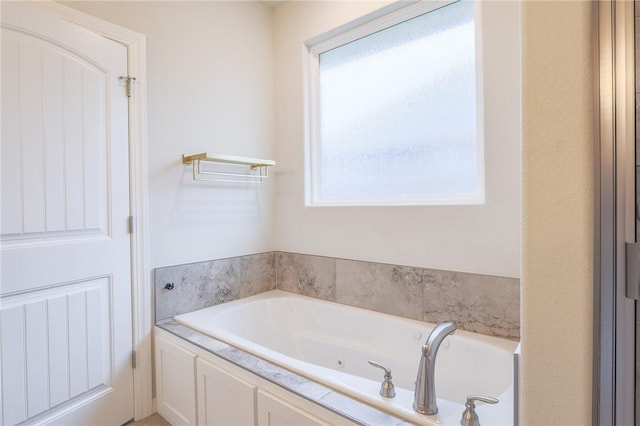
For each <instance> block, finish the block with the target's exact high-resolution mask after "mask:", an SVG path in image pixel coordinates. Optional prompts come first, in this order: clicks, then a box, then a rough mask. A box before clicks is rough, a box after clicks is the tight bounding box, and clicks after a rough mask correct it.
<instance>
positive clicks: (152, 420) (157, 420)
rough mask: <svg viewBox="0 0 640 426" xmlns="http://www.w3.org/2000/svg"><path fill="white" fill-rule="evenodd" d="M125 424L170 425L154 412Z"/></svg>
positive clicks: (138, 425)
mask: <svg viewBox="0 0 640 426" xmlns="http://www.w3.org/2000/svg"><path fill="white" fill-rule="evenodd" d="M127 426H171V423H169V422H168V421H166V420H165V419H164V418H162V416H161V415H160V414H158V413H156V414H153V415H151V416H149V417H147V418H146V419H142V420H139V421H137V422H133V423H128V424H127Z"/></svg>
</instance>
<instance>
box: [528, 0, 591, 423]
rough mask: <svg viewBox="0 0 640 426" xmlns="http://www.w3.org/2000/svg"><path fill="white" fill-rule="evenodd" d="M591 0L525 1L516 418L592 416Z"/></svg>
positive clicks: (574, 420)
mask: <svg viewBox="0 0 640 426" xmlns="http://www.w3.org/2000/svg"><path fill="white" fill-rule="evenodd" d="M593 14H594V3H592V2H580V1H577V2H575V1H556V2H537V1H531V2H523V3H522V37H523V42H522V89H523V92H522V96H523V106H522V120H523V123H522V125H523V160H522V161H523V200H522V203H523V205H522V210H523V218H522V227H523V244H522V246H523V249H522V250H523V252H522V358H521V363H522V364H521V394H520V401H522V404H521V418H520V420H521V424H524V425H530V426H536V425H544V426H552V425H563V426H569V425H589V424H591V374H592V371H591V368H592V351H593V347H592V329H593V244H594V241H593V235H594V218H593V214H594V132H593V130H594V127H593V120H594V96H593V92H594V80H593V69H594V66H593V60H594V57H593V55H594V46H593V42H592V41H593V38H592V37H593V34H594V31H595V29H594V26H593V24H594V21H593V18H594V15H593Z"/></svg>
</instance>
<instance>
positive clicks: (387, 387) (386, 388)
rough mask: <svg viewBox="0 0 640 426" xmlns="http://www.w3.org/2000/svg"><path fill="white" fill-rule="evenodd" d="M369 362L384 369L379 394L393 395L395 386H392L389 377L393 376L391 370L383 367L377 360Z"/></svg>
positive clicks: (391, 396) (386, 396)
mask: <svg viewBox="0 0 640 426" xmlns="http://www.w3.org/2000/svg"><path fill="white" fill-rule="evenodd" d="M369 364H371V365H373V366H374V367H378V368H381V369H383V370H384V380H383V381H382V384H381V385H380V395H381V396H383V397H385V398H393V397H395V396H396V388H395V386H393V382H392V381H391V379H393V377H391V370H390V369H388V368H387V367H385V366H384V365H382V364H380V363H379V362H375V361H371V360H369Z"/></svg>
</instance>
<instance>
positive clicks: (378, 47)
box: [311, 1, 484, 205]
mask: <svg viewBox="0 0 640 426" xmlns="http://www.w3.org/2000/svg"><path fill="white" fill-rule="evenodd" d="M475 46H476V42H475V24H474V6H473V3H472V2H470V1H462V2H457V3H453V4H451V5H448V6H445V7H442V8H440V9H436V10H434V11H431V12H428V13H425V14H423V15H420V16H417V17H414V18H412V19H409V20H406V21H404V22H401V23H398V24H396V25H393V26H391V27H389V28H386V29H383V30H380V31H376V32H374V33H372V34H370V35H367V36H365V37H362V38H359V39H357V40H355V41H352V42H350V43H347V44H344V45H341V46H339V47H336V48H332V49H331V50H328V51H325V52H321V53H319V55H318V58H319V59H318V61H319V65H318V67H319V69H318V82H317V84H318V88H317V91H318V92H317V95H318V108H319V110H318V114H317V117H318V118H317V120H318V121H317V123H318V126H317V132H318V133H317V135H316V142H315V143H316V144H317V146H315V147H314V148H313V149H312V150H311V152H312V156H313V157H312V160H311V164H312V165H313V168H312V174H311V178H312V185H311V188H312V191H313V192H312V201H311V204H315V205H322V204H356V205H357V204H473V203H480V202H482V201H483V191H484V183H483V168H482V163H483V159H482V149H481V148H482V147H481V145H482V143H481V140H479V138H478V137H477V127H478V126H477V122H476V121H477V118H476V116H477V109H476V49H475Z"/></svg>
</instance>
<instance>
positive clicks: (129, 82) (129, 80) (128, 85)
mask: <svg viewBox="0 0 640 426" xmlns="http://www.w3.org/2000/svg"><path fill="white" fill-rule="evenodd" d="M123 80H124V84H125V90H126V92H127V98H130V97H132V96H133V83H135V81H136V78H135V77H131V76H128V75H127V76H122V77H120V81H123Z"/></svg>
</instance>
